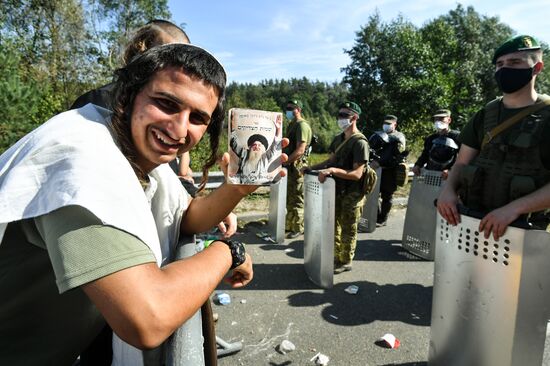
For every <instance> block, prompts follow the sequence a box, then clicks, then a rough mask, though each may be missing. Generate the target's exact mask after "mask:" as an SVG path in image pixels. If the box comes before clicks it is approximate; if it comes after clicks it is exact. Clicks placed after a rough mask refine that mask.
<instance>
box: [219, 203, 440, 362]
mask: <svg viewBox="0 0 550 366" xmlns="http://www.w3.org/2000/svg"><path fill="white" fill-rule="evenodd" d="M404 218H405V210H404V209H394V210H393V211H392V213H391V216H390V219H389V220H388V225H387V226H385V227H382V228H378V229H377V230H376V231H375V232H374V233H370V234H364V233H360V234H359V240H358V245H357V253H356V256H355V260H354V262H353V270H352V271H350V272H346V273H342V274H339V275H335V278H334V287H333V288H331V289H322V288H319V287H318V286H316V285H315V284H314V283H312V282H311V281H310V280H309V279H308V277H307V275H306V273H305V270H304V266H303V263H304V261H303V237H298V238H296V239H293V240H288V239H287V240H286V241H285V243H284V244H272V243H269V242H266V241H264V240H262V239H260V238H259V237H257V236H256V233H259V232H261V231H265V230H266V227H265V226H264V224H263V223H262V222H254V221H253V222H250V223H249V224H248V225H246V227H245V228H244V229H243V230H242V232H240V233H238V234H237V236H236V237H237V238H238V239H240V240H242V241H243V242H245V243H246V244H247V250H248V252H249V253H250V254H251V255H252V257H253V260H254V280H253V282H252V283H251V284H250V285H248V286H247V287H246V288H243V289H239V290H232V289H230V288H229V287H227V286H226V285H220V287H219V290H221V291H223V292H226V293H228V294H229V295H230V296H231V303H230V304H229V305H213V307H214V312H215V313H217V314H218V316H219V320H218V322H217V325H216V331H217V335H218V336H219V337H221V338H222V339H223V340H225V341H226V342H242V345H243V348H242V350H241V351H240V352H238V353H236V354H233V355H228V356H225V357H222V358H220V359H219V361H218V364H219V365H220V366H228V365H254V366H261V365H271V366H275V365H277V366H283V365H314V364H315V363H314V362H313V361H311V359H312V358H313V357H314V356H315V355H316V354H318V353H319V352H320V353H321V354H324V355H326V356H328V357H329V360H330V361H329V363H328V365H350V366H353V365H361V366H364V365H369V366H370V365H407V366H412V365H427V360H428V347H429V339H430V328H429V326H430V313H431V300H432V284H433V263H432V262H428V261H425V260H422V259H420V258H417V257H415V256H412V255H410V254H409V253H408V252H407V251H405V250H404V249H403V248H402V247H401V236H402V229H403V222H404ZM349 285H356V286H358V288H359V290H358V293H357V294H355V295H351V294H348V293H347V292H345V291H344V290H345V289H346V288H347V287H348V286H349ZM386 333H391V334H393V335H395V337H397V338H398V339H399V340H400V342H401V345H400V347H399V348H397V349H388V348H383V347H381V346H379V345H378V342H377V340H378V339H379V338H380V337H382V336H383V335H384V334H386ZM283 340H289V341H290V342H292V343H293V344H294V345H295V347H296V349H295V350H294V351H292V352H289V353H283V352H281V351H280V349H279V345H280V344H281V342H282V341H283Z"/></svg>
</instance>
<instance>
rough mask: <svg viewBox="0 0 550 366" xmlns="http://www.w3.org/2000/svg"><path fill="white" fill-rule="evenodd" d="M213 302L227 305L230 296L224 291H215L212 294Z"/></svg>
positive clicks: (229, 301)
mask: <svg viewBox="0 0 550 366" xmlns="http://www.w3.org/2000/svg"><path fill="white" fill-rule="evenodd" d="M214 302H215V303H216V304H218V305H228V304H230V303H231V297H230V296H229V294H227V293H225V292H217V293H216V294H215V295H214Z"/></svg>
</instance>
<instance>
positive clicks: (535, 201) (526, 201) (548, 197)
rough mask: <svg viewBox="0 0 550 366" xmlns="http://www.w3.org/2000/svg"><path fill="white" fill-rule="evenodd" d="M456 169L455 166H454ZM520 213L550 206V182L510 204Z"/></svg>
mask: <svg viewBox="0 0 550 366" xmlns="http://www.w3.org/2000/svg"><path fill="white" fill-rule="evenodd" d="M453 169H454V167H453ZM508 205H509V206H511V207H512V208H514V210H515V211H516V212H517V213H518V214H519V215H522V214H528V213H531V212H537V211H541V210H545V209H548V208H550V183H547V184H546V185H544V186H542V187H541V188H539V189H537V190H536V191H534V192H532V193H530V194H528V195H526V196H523V197H520V198H518V199H516V200H514V201H512V202H510V203H509V204H508Z"/></svg>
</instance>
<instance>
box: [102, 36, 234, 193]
mask: <svg viewBox="0 0 550 366" xmlns="http://www.w3.org/2000/svg"><path fill="white" fill-rule="evenodd" d="M166 67H178V68H181V70H182V71H183V72H184V73H185V74H187V75H188V76H192V77H195V78H197V79H200V80H202V81H204V82H205V83H206V84H208V85H211V86H212V87H214V89H215V90H216V92H217V94H218V104H217V106H216V108H215V109H214V112H213V113H212V117H211V120H210V123H209V124H208V128H207V129H206V132H207V133H208V135H209V137H210V148H211V151H210V156H209V157H208V159H207V161H206V162H205V164H204V166H203V168H202V172H203V180H202V182H201V185H200V188H201V189H202V188H203V187H204V185H205V184H206V177H207V176H208V169H209V168H210V167H211V166H213V165H214V164H215V163H216V159H217V157H218V147H219V142H220V135H221V132H222V125H223V119H224V115H225V111H224V101H225V84H226V74H225V71H224V69H223V67H222V65H221V64H220V63H219V62H218V61H217V60H216V59H215V58H214V57H213V56H212V55H211V54H210V53H208V52H207V51H205V50H203V49H202V48H200V47H196V46H193V45H189V44H181V43H173V44H166V45H162V46H157V47H153V48H151V49H150V50H147V51H146V52H145V53H143V54H142V55H140V56H137V57H136V58H134V59H133V60H132V61H131V62H130V63H128V64H127V65H126V66H125V67H123V68H121V69H119V70H117V71H116V73H115V79H116V80H115V88H114V102H113V116H112V119H111V128H112V130H113V134H114V136H115V139H116V141H117V143H118V145H119V148H120V150H121V151H122V153H123V154H124V156H126V159H128V161H129V163H130V165H131V166H132V168H133V169H134V172H135V173H136V176H137V177H138V179H140V181H142V182H146V181H147V173H146V172H144V171H142V169H141V168H140V167H139V166H138V165H137V163H136V158H137V153H136V148H135V144H134V142H133V140H132V133H131V127H130V121H131V115H132V109H133V106H134V101H135V98H136V96H137V95H138V94H139V92H140V91H141V90H142V89H143V88H144V87H145V85H147V83H149V81H150V80H151V79H152V78H153V76H154V75H155V74H156V73H157V72H158V71H160V70H162V69H164V68H166Z"/></svg>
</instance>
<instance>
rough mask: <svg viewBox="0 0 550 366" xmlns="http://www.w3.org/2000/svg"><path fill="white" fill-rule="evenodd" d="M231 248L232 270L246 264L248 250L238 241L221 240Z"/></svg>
mask: <svg viewBox="0 0 550 366" xmlns="http://www.w3.org/2000/svg"><path fill="white" fill-rule="evenodd" d="M221 241H223V242H224V243H225V244H227V245H228V246H229V249H230V250H231V258H232V264H231V269H233V268H236V267H238V266H240V265H241V264H243V263H244V261H245V260H246V255H245V254H246V250H245V249H244V244H243V243H241V242H240V241H236V240H221Z"/></svg>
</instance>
